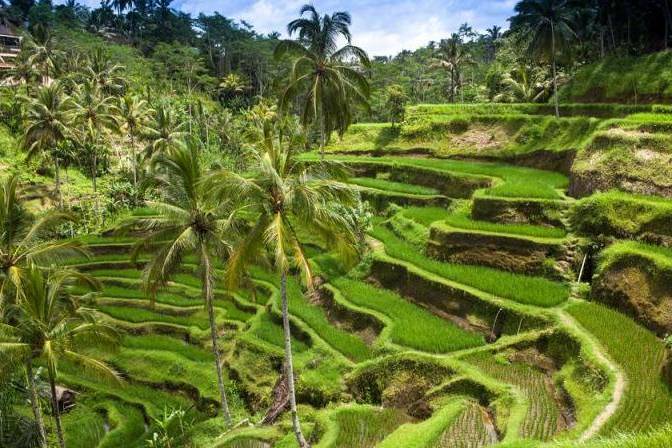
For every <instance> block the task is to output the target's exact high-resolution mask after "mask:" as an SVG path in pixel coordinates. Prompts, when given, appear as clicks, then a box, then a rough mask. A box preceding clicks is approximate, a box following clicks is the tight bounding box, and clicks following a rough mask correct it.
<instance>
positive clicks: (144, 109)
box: [119, 94, 153, 188]
mask: <svg viewBox="0 0 672 448" xmlns="http://www.w3.org/2000/svg"><path fill="white" fill-rule="evenodd" d="M152 112H153V111H152V110H151V109H149V107H148V106H147V101H145V100H143V99H140V98H139V97H137V96H131V95H128V94H127V95H124V96H123V97H122V98H121V100H120V101H119V117H120V119H121V124H122V127H123V130H124V131H125V132H126V134H127V135H128V137H129V139H130V141H131V160H132V164H133V185H134V186H135V187H136V188H137V187H138V156H137V154H136V153H135V149H136V148H135V139H136V138H138V137H139V136H141V135H142V134H144V133H145V132H146V129H147V123H148V121H149V116H150V114H151V113H152Z"/></svg>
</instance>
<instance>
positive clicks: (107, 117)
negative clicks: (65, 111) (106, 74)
mask: <svg viewBox="0 0 672 448" xmlns="http://www.w3.org/2000/svg"><path fill="white" fill-rule="evenodd" d="M73 105H74V107H73V111H72V116H73V119H74V121H75V123H76V125H77V140H78V143H79V145H80V147H81V148H83V149H84V150H85V152H86V154H87V155H88V156H89V157H90V163H91V181H92V184H93V194H94V195H95V194H96V191H97V188H96V179H97V177H98V157H99V153H100V150H101V146H102V138H103V135H104V133H105V132H106V131H118V130H119V122H118V121H117V112H118V111H117V108H116V99H115V98H114V97H112V96H105V95H104V94H103V92H102V91H101V89H100V87H98V84H95V83H94V82H91V81H90V82H87V83H85V84H84V85H82V86H81V87H80V88H79V89H78V90H77V92H76V93H75V96H74V101H73Z"/></svg>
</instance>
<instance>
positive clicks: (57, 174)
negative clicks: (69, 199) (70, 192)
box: [54, 157, 63, 208]
mask: <svg viewBox="0 0 672 448" xmlns="http://www.w3.org/2000/svg"><path fill="white" fill-rule="evenodd" d="M54 167H55V172H54V175H55V177H56V197H57V198H58V207H59V208H63V196H62V195H61V170H60V166H59V163H58V157H54Z"/></svg>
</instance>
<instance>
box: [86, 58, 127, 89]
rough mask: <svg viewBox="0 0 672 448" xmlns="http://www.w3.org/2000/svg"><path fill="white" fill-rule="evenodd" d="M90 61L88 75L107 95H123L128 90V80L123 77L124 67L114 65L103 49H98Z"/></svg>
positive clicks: (87, 69)
mask: <svg viewBox="0 0 672 448" xmlns="http://www.w3.org/2000/svg"><path fill="white" fill-rule="evenodd" d="M88 59H89V65H88V67H87V68H86V74H87V76H88V77H89V79H91V80H93V81H94V82H95V83H96V84H98V87H99V88H100V89H101V90H102V91H103V92H104V93H105V94H107V95H120V94H123V92H124V89H125V88H126V80H125V79H124V78H123V76H122V74H123V72H124V67H123V66H122V65H119V64H114V63H112V61H111V60H110V59H109V57H108V55H107V54H106V53H105V51H104V50H103V48H102V47H98V48H96V50H95V51H94V52H93V53H92V54H91V56H90V57H89V58H88Z"/></svg>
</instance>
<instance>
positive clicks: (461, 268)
mask: <svg viewBox="0 0 672 448" xmlns="http://www.w3.org/2000/svg"><path fill="white" fill-rule="evenodd" d="M371 234H372V235H373V236H374V237H375V238H376V239H378V240H380V241H382V242H383V243H384V244H385V251H386V252H387V253H388V254H389V255H390V256H392V257H394V258H397V259H400V260H403V261H407V262H409V263H412V264H414V265H416V266H418V267H420V268H422V269H424V270H426V271H429V272H432V273H434V274H436V275H439V276H441V277H444V278H446V279H448V280H452V281H455V282H457V283H461V284H463V285H467V286H471V287H473V288H476V289H479V290H481V291H483V292H486V293H490V294H493V295H495V296H498V297H502V298H505V299H509V300H513V301H515V302H518V303H523V304H526V305H534V306H540V307H551V306H556V305H559V304H561V303H563V302H564V301H566V300H567V298H568V296H569V288H568V286H567V285H564V284H562V283H559V282H554V281H551V280H547V279H544V278H541V277H530V276H526V275H520V274H513V273H509V272H504V271H499V270H497V269H491V268H486V267H482V266H470V265H460V264H452V263H443V262H440V261H436V260H433V259H431V258H428V257H426V256H425V255H423V254H421V253H419V252H418V251H417V250H415V249H414V248H413V246H411V245H410V244H409V243H406V242H405V241H403V240H401V239H400V238H398V237H397V236H396V235H394V234H393V233H392V232H391V231H390V230H388V229H386V228H384V227H382V226H380V225H377V226H374V228H373V230H372V231H371Z"/></svg>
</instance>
